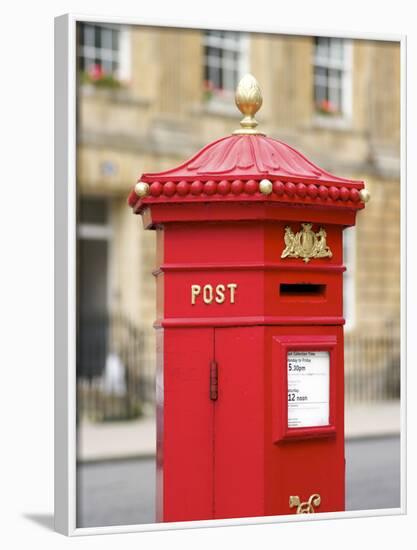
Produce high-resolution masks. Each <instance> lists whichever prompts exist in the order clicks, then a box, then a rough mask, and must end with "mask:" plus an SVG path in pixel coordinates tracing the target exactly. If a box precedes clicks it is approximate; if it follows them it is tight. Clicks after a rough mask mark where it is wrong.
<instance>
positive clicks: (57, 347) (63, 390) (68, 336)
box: [54, 14, 406, 536]
mask: <svg viewBox="0 0 417 550" xmlns="http://www.w3.org/2000/svg"><path fill="white" fill-rule="evenodd" d="M85 21H90V22H102V23H113V24H123V25H147V26H155V27H177V28H200V29H211V28H221V25H219V23H218V21H210V20H207V19H204V20H200V21H198V20H196V21H193V22H192V23H190V22H187V23H184V22H181V21H177V20H164V19H148V18H143V19H142V18H138V17H114V16H111V17H109V16H100V15H81V14H65V15H61V16H58V17H56V18H55V65H54V66H55V154H54V158H55V169H54V178H55V201H54V202H55V222H54V223H55V243H54V252H55V260H54V262H55V305H54V313H55V333H54V364H55V366H54V374H55V381H54V389H55V399H54V412H55V425H54V435H55V443H54V461H55V469H54V482H55V488H54V501H55V505H54V507H55V510H54V512H55V530H56V531H57V532H59V533H62V534H64V535H68V536H83V535H96V534H111V533H112V534H115V533H133V532H140V531H159V530H171V529H185V528H204V527H217V526H226V525H250V524H271V523H282V522H294V521H322V520H326V519H336V518H339V519H341V518H343V519H345V518H346V519H347V518H357V517H375V516H392V515H400V514H405V513H406V392H405V389H406V259H405V252H406V37H405V36H404V35H391V34H389V35H387V34H383V35H381V34H377V33H363V32H360V33H352V32H348V31H336V30H335V31H332V32H331V35H332V36H335V37H336V36H340V37H343V38H349V39H353V40H354V39H363V40H376V41H392V42H399V43H400V49H401V175H400V189H401V436H400V439H401V505H400V507H399V508H389V509H377V510H364V511H362V510H360V511H346V512H335V513H321V514H317V515H315V514H310V515H303V516H296V515H285V516H268V517H259V518H244V519H227V520H207V521H190V522H173V523H167V524H163V523H153V524H140V525H139V524H138V525H122V526H106V527H88V528H85V527H83V528H80V527H77V526H76V515H77V514H76V438H77V434H76V351H75V345H76V337H75V326H76V191H77V190H76V24H77V23H78V22H85ZM225 28H226V29H227V30H235V31H244V32H260V33H271V34H285V35H307V36H329V31H328V30H327V31H320V30H317V29H306V28H302V29H301V28H298V29H295V28H280V27H275V26H271V25H268V24H266V25H262V26H259V25H256V24H255V25H253V26H252V25H251V26H246V25H244V26H242V25H237V24H229V23H228V24H227V25H226V26H225Z"/></svg>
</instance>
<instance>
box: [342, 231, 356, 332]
mask: <svg viewBox="0 0 417 550" xmlns="http://www.w3.org/2000/svg"><path fill="white" fill-rule="evenodd" d="M355 257H356V229H355V227H348V228H346V229H345V230H344V231H343V262H344V264H345V266H346V271H345V272H344V273H343V316H344V318H345V320H346V325H345V328H346V330H351V329H352V328H353V327H354V326H355V321H356V319H355V309H356V308H355V301H356V288H355V264H356V262H355Z"/></svg>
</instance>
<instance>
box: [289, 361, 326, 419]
mask: <svg viewBox="0 0 417 550" xmlns="http://www.w3.org/2000/svg"><path fill="white" fill-rule="evenodd" d="M329 366H330V357H329V352H328V351H289V352H288V354H287V369H288V428H308V427H314V426H327V425H328V424H329V370H330V369H329Z"/></svg>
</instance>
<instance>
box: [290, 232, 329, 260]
mask: <svg viewBox="0 0 417 550" xmlns="http://www.w3.org/2000/svg"><path fill="white" fill-rule="evenodd" d="M312 226H313V224H312V223H302V224H301V227H302V230H301V231H298V233H294V232H293V230H292V229H291V227H290V226H289V225H287V226H286V228H285V235H284V242H285V248H284V250H283V252H282V254H281V258H303V260H304V261H305V262H309V261H310V260H311V259H312V258H331V257H332V256H333V254H332V251H331V250H330V248H329V247H328V246H327V242H326V238H327V233H326V231H325V229H324V228H323V227H320V229H319V231H317V233H314V231H313V230H312Z"/></svg>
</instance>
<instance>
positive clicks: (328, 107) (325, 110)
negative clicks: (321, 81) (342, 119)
mask: <svg viewBox="0 0 417 550" xmlns="http://www.w3.org/2000/svg"><path fill="white" fill-rule="evenodd" d="M316 108H317V110H318V111H319V112H320V113H322V114H324V115H337V114H338V113H339V111H338V109H337V108H336V107H335V106H334V105H333V103H332V102H331V101H329V100H328V99H322V100H321V101H319V102H318V103H317V104H316Z"/></svg>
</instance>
